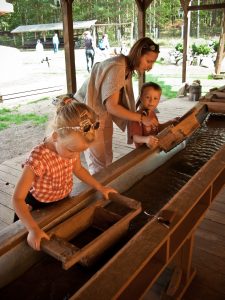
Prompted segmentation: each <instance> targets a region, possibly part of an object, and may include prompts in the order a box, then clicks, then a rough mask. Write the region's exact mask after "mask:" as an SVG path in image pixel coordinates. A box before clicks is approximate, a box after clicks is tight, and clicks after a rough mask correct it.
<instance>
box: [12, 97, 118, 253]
mask: <svg viewBox="0 0 225 300" xmlns="http://www.w3.org/2000/svg"><path fill="white" fill-rule="evenodd" d="M98 127H99V122H97V121H96V115H95V113H94V111H93V110H91V109H90V108H89V107H88V106H86V105H85V104H83V103H78V102H76V101H74V100H72V99H70V98H69V97H65V98H63V99H62V100H61V101H60V103H59V104H58V108H57V111H56V114H55V118H54V121H53V131H52V133H51V134H50V135H49V136H48V137H46V138H45V139H44V141H43V142H42V143H41V144H40V145H38V146H36V147H35V148H34V149H33V150H32V152H31V154H30V156H29V157H28V159H27V160H26V162H25V164H24V168H23V173H22V175H21V177H20V179H19V181H18V183H17V185H16V187H15V191H14V194H13V198H12V202H13V206H14V209H15V211H16V214H17V215H18V217H19V218H20V219H21V221H22V223H23V224H24V225H25V227H26V228H27V230H28V236H27V241H28V244H29V245H30V246H31V247H32V248H33V249H35V250H40V242H41V239H42V238H46V239H49V237H48V235H47V234H46V233H45V232H44V231H43V230H42V229H41V228H40V227H39V226H38V224H37V223H36V222H35V220H34V219H33V217H32V215H31V213H30V210H33V209H38V208H41V207H45V206H47V205H49V204H51V203H53V202H55V201H59V200H61V199H64V198H65V197H67V196H68V195H69V193H70V192H71V190H72V187H73V173H74V174H75V175H76V176H77V177H78V178H79V179H80V180H82V181H84V182H85V183H87V184H89V185H90V186H92V187H93V188H95V189H96V190H98V191H100V192H101V193H102V194H103V196H104V197H105V198H106V199H107V198H108V194H109V193H110V192H114V193H115V192H116V191H115V190H114V189H112V188H109V187H104V186H102V185H101V184H100V183H99V182H98V181H96V179H95V178H94V177H92V176H91V175H90V173H89V172H88V171H87V170H86V169H85V168H83V167H82V165H81V161H80V152H83V151H84V150H86V149H87V148H88V147H89V146H90V144H91V143H92V142H94V139H95V131H96V130H98Z"/></svg>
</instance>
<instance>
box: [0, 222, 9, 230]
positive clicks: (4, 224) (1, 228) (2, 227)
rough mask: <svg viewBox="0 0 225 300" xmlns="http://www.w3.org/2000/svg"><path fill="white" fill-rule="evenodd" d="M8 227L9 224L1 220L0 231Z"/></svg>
mask: <svg viewBox="0 0 225 300" xmlns="http://www.w3.org/2000/svg"><path fill="white" fill-rule="evenodd" d="M6 226H8V224H7V223H5V222H3V221H2V220H0V231H1V230H3V229H4V228H5V227H6Z"/></svg>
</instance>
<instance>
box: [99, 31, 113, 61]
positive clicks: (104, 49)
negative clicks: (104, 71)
mask: <svg viewBox="0 0 225 300" xmlns="http://www.w3.org/2000/svg"><path fill="white" fill-rule="evenodd" d="M98 48H99V49H100V50H101V54H102V55H103V56H104V57H105V58H108V57H109V52H110V45H109V40H108V34H107V33H104V34H103V35H102V38H101V39H100V41H99V43H98Z"/></svg>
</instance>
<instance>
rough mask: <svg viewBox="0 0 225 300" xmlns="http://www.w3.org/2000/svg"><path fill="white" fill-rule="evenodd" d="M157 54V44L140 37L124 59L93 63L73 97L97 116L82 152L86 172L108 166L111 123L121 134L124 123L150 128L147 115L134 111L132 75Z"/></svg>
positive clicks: (147, 66) (145, 68) (146, 68)
mask: <svg viewBox="0 0 225 300" xmlns="http://www.w3.org/2000/svg"><path fill="white" fill-rule="evenodd" d="M158 54H159V46H158V45H157V44H155V43H154V42H153V41H152V40H151V39H150V38H147V37H145V38H141V39H139V40H138V41H137V42H136V43H135V44H134V45H133V47H132V48H131V49H130V52H129V55H128V56H124V55H119V56H116V57H112V58H109V59H107V60H105V61H103V62H100V63H96V64H95V65H94V66H93V68H92V71H91V74H90V77H89V78H88V80H86V81H85V82H84V84H83V86H82V87H81V88H80V90H78V92H77V93H76V94H75V98H76V99H77V100H79V101H83V102H86V103H87V104H88V105H89V106H90V107H91V108H92V109H94V110H95V112H96V113H97V114H98V115H99V117H100V124H101V125H100V128H99V130H98V132H97V135H96V142H95V143H93V145H92V146H91V147H90V148H89V150H88V151H87V152H86V153H85V157H86V160H87V163H88V166H89V171H90V173H92V174H93V173H96V172H98V171H100V170H101V169H102V168H104V167H106V166H108V165H109V164H111V163H112V159H113V153H112V136H113V122H114V123H116V125H117V126H118V127H119V128H120V129H121V130H123V131H124V130H125V129H126V126H127V124H128V121H138V122H142V123H143V124H144V125H146V126H148V125H150V120H149V118H148V117H147V116H142V115H140V114H139V113H137V112H135V100H134V94H133V87H132V75H133V74H134V72H137V73H138V74H139V75H141V74H143V73H144V72H145V71H149V70H151V69H152V67H153V64H154V62H155V61H156V59H157V57H158ZM128 142H129V141H128Z"/></svg>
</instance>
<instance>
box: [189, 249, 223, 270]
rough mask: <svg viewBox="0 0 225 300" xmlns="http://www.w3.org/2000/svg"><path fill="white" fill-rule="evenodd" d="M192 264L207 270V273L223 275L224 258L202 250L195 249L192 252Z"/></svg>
mask: <svg viewBox="0 0 225 300" xmlns="http://www.w3.org/2000/svg"><path fill="white" fill-rule="evenodd" d="M193 262H194V263H196V262H197V263H198V264H199V265H202V266H204V267H206V268H208V273H211V274H213V273H214V272H220V273H223V274H224V275H225V260H224V258H222V257H220V256H217V255H213V254H211V253H209V252H207V251H205V250H204V249H201V248H198V247H195V248H194V252H193Z"/></svg>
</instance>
